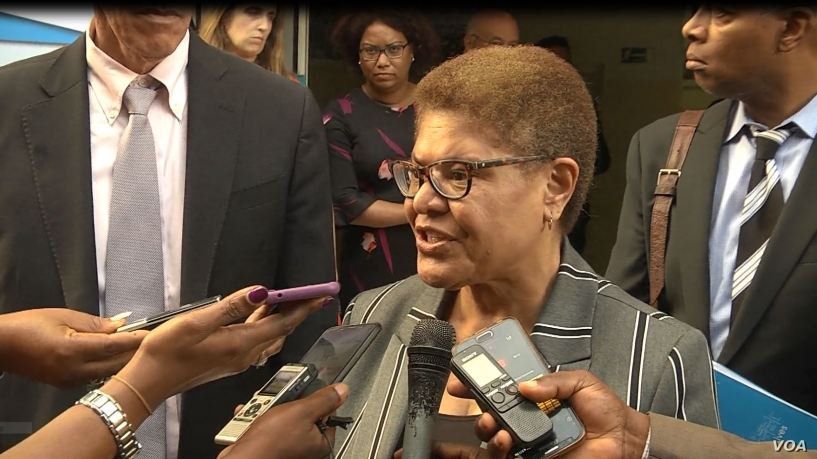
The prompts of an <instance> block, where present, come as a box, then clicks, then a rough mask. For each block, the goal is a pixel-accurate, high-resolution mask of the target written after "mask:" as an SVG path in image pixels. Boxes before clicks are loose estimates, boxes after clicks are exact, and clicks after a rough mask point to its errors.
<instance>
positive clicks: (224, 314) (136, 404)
mask: <svg viewBox="0 0 817 459" xmlns="http://www.w3.org/2000/svg"><path fill="white" fill-rule="evenodd" d="M268 296H269V292H268V291H267V289H266V288H263V287H255V288H246V289H244V290H241V291H239V292H236V293H234V294H232V295H230V296H229V297H227V298H225V299H224V300H222V301H219V302H218V303H216V304H213V305H210V306H209V307H205V308H201V309H198V310H195V311H190V312H188V313H186V314H183V315H180V316H178V317H176V318H174V319H172V320H170V321H168V322H167V323H165V324H163V325H161V326H160V327H158V328H156V329H155V330H153V331H152V332H150V333H149V334H147V337H145V338H144V340H142V337H143V336H144V335H145V334H146V333H147V332H145V331H132V332H122V333H117V334H115V335H116V336H114V335H110V336H111V337H112V338H114V339H122V340H128V339H130V340H134V339H138V340H139V341H141V342H142V344H141V346H140V347H139V349H138V350H137V352H136V354H135V355H134V356H133V358H132V359H131V360H130V362H128V363H127V365H125V367H124V368H123V369H122V370H121V371H120V372H119V373H117V374H116V375H115V376H114V377H113V378H112V379H111V380H110V381H108V382H106V383H105V384H104V385H103V386H102V387H101V388H100V389H99V390H98V391H95V392H91V393H89V394H88V396H86V397H83V399H82V400H83V401H84V402H85V403H91V402H90V401H88V400H91V399H88V400H86V398H87V397H90V396H93V400H102V401H103V403H105V407H106V408H105V409H106V411H102V408H100V407H96V408H95V409H91V405H87V406H84V405H82V404H79V405H75V406H73V407H71V408H69V409H68V410H66V411H65V412H63V413H62V414H61V415H60V416H58V417H57V418H55V419H54V420H52V421H51V422H50V423H48V424H47V425H45V426H44V427H42V428H41V429H39V430H37V431H36V432H35V433H34V434H33V435H31V436H30V437H28V438H27V439H26V440H24V441H22V442H21V443H19V444H17V445H16V446H15V447H13V448H12V449H10V450H8V451H6V452H4V453H3V454H2V457H3V458H4V459H5V458H6V457H8V458H9V459H12V458H29V457H61V458H64V459H74V458H76V459H80V458H82V459H95V458H99V459H102V458H110V457H114V455H116V454H117V452H118V453H119V454H122V452H123V451H126V452H127V453H128V454H131V453H133V452H134V447H135V446H134V445H135V443H134V442H133V438H134V437H133V436H132V435H130V434H132V433H133V432H136V431H137V429H138V427H139V426H140V425H141V424H142V422H144V420H145V419H146V418H147V416H148V415H149V414H150V413H151V412H152V411H153V410H155V408H156V407H157V406H158V405H159V404H160V403H162V402H163V401H164V400H165V399H166V398H168V397H170V396H172V395H175V394H177V393H179V392H182V391H185V390H187V389H190V388H192V387H194V386H197V385H200V384H204V383H206V382H209V381H212V380H215V379H218V378H222V377H225V376H229V375H232V374H235V373H238V372H241V371H243V370H245V369H246V368H247V367H248V366H249V365H250V364H251V363H253V362H254V361H256V360H257V359H258V356H259V354H261V353H262V351H264V350H265V349H267V348H269V346H270V345H272V343H275V342H276V341H277V340H279V339H280V338H281V337H283V336H286V335H287V334H289V333H291V332H292V331H293V329H294V328H295V327H296V326H298V324H300V323H301V322H302V321H303V320H304V319H305V318H306V317H307V316H308V315H309V314H310V313H312V312H313V311H316V310H318V309H319V308H321V306H322V305H323V304H324V303H325V302H326V298H325V297H319V298H316V299H312V300H307V301H302V302H291V303H287V304H282V305H281V308H280V311H279V312H278V313H277V314H272V315H267V311H266V307H265V306H264V305H265V304H266V301H267V298H268ZM31 312H37V311H31ZM247 316H250V318H249V319H248V320H247V321H246V322H244V323H236V322H237V321H239V320H240V319H243V318H244V317H247ZM47 323H48V324H50V327H51V328H55V329H58V328H59V327H54V324H60V323H61V322H60V321H47ZM117 325H119V324H116V323H112V324H110V327H109V328H108V329H107V333H112V332H113V330H114V329H115V328H114V327H115V326H117ZM71 326H72V327H75V326H77V325H76V323H73V325H71ZM51 334H52V335H53V333H51ZM69 339H72V338H69ZM57 341H58V340H57ZM0 344H1V343H0ZM57 355H59V354H57ZM330 395H331V394H330ZM336 397H340V396H339V395H338V396H336ZM318 398H319V397H318ZM106 400H107V401H106ZM110 400H113V401H115V403H112V402H111V401H110ZM94 406H96V405H94ZM298 406H300V405H298ZM111 407H114V408H115V411H113V413H115V414H116V416H114V417H112V418H106V417H104V416H101V415H100V414H99V413H111V411H110V410H112V409H113V408H111ZM301 408H302V409H303V408H304V407H303V406H302V407H301ZM290 409H292V408H290ZM291 416H295V414H293V415H291ZM114 420H115V421H114ZM113 422H117V423H118V424H115V425H114V424H111V425H113V426H114V428H115V431H116V432H118V434H117V435H112V430H111V428H110V426H108V425H106V423H113ZM313 422H314V421H313ZM122 432H128V433H129V435H127V436H122ZM291 434H292V433H291V432H288V431H286V430H285V429H280V430H278V431H276V432H274V433H269V432H268V433H267V435H271V436H273V437H276V438H279V439H281V438H283V439H285V440H287V441H296V442H297V440H295V439H293V438H292V437H291ZM77 438H81V439H82V441H81V442H77V441H76V439H77ZM299 438H300V437H299ZM135 439H136V441H138V440H139V435H138V434H136V438H135ZM66 445H70V447H66ZM126 457H130V456H126ZM254 457H259V458H260V457H269V455H257V456H254Z"/></svg>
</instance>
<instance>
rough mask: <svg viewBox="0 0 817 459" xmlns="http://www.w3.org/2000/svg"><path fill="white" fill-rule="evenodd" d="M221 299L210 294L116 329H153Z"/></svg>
mask: <svg viewBox="0 0 817 459" xmlns="http://www.w3.org/2000/svg"><path fill="white" fill-rule="evenodd" d="M219 301H221V297H220V296H212V297H210V298H205V299H203V300H200V301H196V302H195V303H190V304H187V305H184V306H182V307H180V308H178V309H174V310H172V311H165V312H163V313H161V314H156V315H155V316H151V317H147V318H144V319H140V320H137V321H136V322H133V323H129V324H125V325H123V326H121V327H119V328H117V329H116V331H117V332H129V331H134V330H153V329H154V328H156V327H158V326H159V325H162V324H163V323H165V322H167V321H168V320H170V319H172V318H174V317H176V316H179V315H181V314H184V313H186V312H190V311H195V310H196V309H201V308H203V307H206V306H210V305H211V304H216V303H218V302H219Z"/></svg>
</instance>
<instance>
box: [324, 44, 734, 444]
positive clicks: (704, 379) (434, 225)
mask: <svg viewBox="0 0 817 459" xmlns="http://www.w3.org/2000/svg"><path fill="white" fill-rule="evenodd" d="M415 97H416V102H417V132H416V141H415V144H414V149H413V150H412V153H411V155H410V156H409V157H406V158H400V159H397V160H394V161H392V162H390V165H391V169H390V170H391V172H392V175H393V177H394V182H395V183H396V184H397V186H398V187H399V189H400V191H401V192H402V194H403V195H404V196H405V198H406V199H405V202H404V206H403V208H404V211H405V215H406V218H407V220H408V222H409V225H410V227H411V228H412V230H413V232H414V236H415V239H416V245H417V249H418V256H417V275H415V276H411V277H409V278H407V279H405V280H401V281H398V282H395V283H393V284H390V285H388V286H384V287H381V288H377V289H373V290H370V291H367V292H364V293H362V294H360V295H359V296H357V298H355V299H354V300H353V301H352V306H350V308H349V310H348V311H347V313H346V315H345V317H344V323H346V324H357V323H363V322H377V323H380V324H381V326H382V331H381V332H380V334H379V335H378V337H377V338H376V340H375V342H374V343H373V344H372V345H371V346H370V347H369V349H368V350H367V351H366V354H364V356H363V358H362V359H361V360H360V361H359V362H358V363H357V366H356V367H355V368H354V369H353V370H352V372H350V373H349V375H348V377H347V378H346V383H347V384H349V386H350V387H354V390H353V391H352V392H350V396H349V399H348V400H347V402H346V404H345V405H344V406H343V407H342V408H341V410H340V413H339V415H343V416H351V417H352V418H354V419H356V420H357V421H356V422H357V424H356V428H355V429H350V430H349V431H339V432H338V433H337V436H336V439H335V450H336V451H343V455H342V456H341V455H340V454H338V455H337V457H343V458H358V457H366V458H372V459H387V458H389V459H390V458H392V455H393V454H394V453H395V450H396V449H399V448H400V447H401V444H402V443H401V441H403V440H402V434H403V431H404V423H405V421H406V418H407V414H408V406H407V399H408V390H407V386H408V383H407V376H406V375H407V372H408V369H407V357H406V349H407V348H408V347H410V344H411V343H410V339H411V334H412V330H413V328H414V327H415V325H416V324H417V323H418V321H420V320H422V319H425V318H437V319H441V320H445V321H448V322H449V323H450V324H451V325H452V326H453V327H454V329H455V331H456V335H457V340H458V341H463V340H465V339H466V338H469V337H471V336H472V335H474V334H475V333H477V332H479V331H480V330H483V329H484V328H486V327H489V326H491V325H492V324H494V323H496V322H497V321H499V320H501V319H503V318H506V317H509V316H510V317H514V318H516V319H517V320H518V321H519V323H520V324H521V326H522V327H523V328H524V330H525V331H526V332H527V333H528V334H529V335H530V338H531V341H532V343H533V344H534V346H535V348H536V350H538V352H539V353H540V354H541V356H542V358H543V359H544V360H545V362H547V364H548V365H549V366H550V368H551V369H552V371H559V370H563V369H589V371H591V372H592V373H594V374H595V375H596V376H597V377H599V378H600V379H601V380H602V381H604V383H605V384H606V385H608V386H609V387H611V388H612V389H613V390H614V391H615V392H616V394H617V395H618V396H619V397H620V398H621V399H622V400H623V401H625V402H626V403H627V404H628V405H629V406H631V407H633V408H635V409H637V410H639V411H641V412H654V413H658V414H663V415H668V416H672V417H678V418H682V419H685V420H687V421H691V422H694V423H698V424H703V425H707V426H710V427H718V416H717V410H716V403H715V393H714V388H713V384H712V370H711V361H710V357H709V351H708V347H707V342H706V338H705V337H704V335H703V334H702V333H701V332H700V331H698V330H696V329H694V328H692V327H691V326H689V325H686V324H684V323H681V322H679V321H678V320H675V319H674V318H672V317H669V316H667V315H666V314H663V313H660V312H658V311H656V310H655V309H652V308H650V307H649V306H647V305H645V304H643V303H641V302H639V301H638V300H636V299H634V298H632V297H630V296H629V295H627V294H626V293H624V292H623V291H622V290H621V289H619V288H618V287H616V286H615V285H612V284H611V283H610V282H609V281H607V280H605V279H603V278H601V277H600V276H599V275H597V274H596V273H595V272H593V269H592V268H591V267H590V266H589V265H588V264H587V262H585V261H584V260H583V259H582V258H581V256H580V255H579V254H578V253H577V252H576V251H575V250H574V249H573V248H572V247H571V246H570V242H569V240H568V239H567V237H566V235H567V234H568V233H569V232H570V230H571V228H572V227H573V225H574V224H575V222H576V219H577V217H578V214H579V212H580V211H581V207H582V204H583V202H584V200H585V196H586V195H587V189H588V187H589V185H590V181H591V179H592V176H593V163H594V160H595V156H596V142H597V140H596V139H597V136H596V115H595V111H594V109H593V102H592V100H591V97H590V94H589V93H588V91H587V89H586V87H585V84H584V82H583V81H582V78H581V76H580V75H579V74H578V72H577V71H576V70H575V69H574V68H573V67H571V66H570V65H569V64H567V63H566V62H564V61H563V60H562V59H560V58H559V57H557V56H556V55H555V54H553V53H551V52H549V51H546V50H544V49H542V48H539V47H534V46H521V47H486V48H482V49H475V50H472V51H470V52H468V53H465V54H463V55H460V56H458V57H456V58H454V59H451V60H449V61H447V62H445V63H443V64H442V65H440V66H439V67H437V68H435V69H434V70H432V71H431V72H429V74H428V75H426V76H425V77H424V78H423V80H422V81H420V83H419V84H418V85H417V90H416V92H415ZM490 339H496V340H502V341H500V342H504V337H502V336H499V337H495V338H490V337H489V340H490ZM514 342H516V341H514ZM483 345H484V346H489V347H490V342H486V343H485V344H483ZM507 345H508V346H513V343H509V344H507ZM518 346H519V348H518V349H520V350H524V349H525V347H524V346H525V345H524V344H523V343H519V344H518ZM512 358H515V357H514V356H512V355H508V357H506V362H507V363H508V364H510V363H511V359H512ZM509 368H510V367H509ZM521 373H522V372H518V373H515V374H514V375H513V377H522V376H524V375H523V374H521ZM536 375H537V373H530V372H529V373H528V374H527V378H533V377H535V376H536ZM451 377H452V378H453V376H451ZM523 381H524V380H523ZM510 393H511V392H508V394H510ZM480 416H483V417H480ZM484 416H489V415H487V414H486V415H482V414H481V410H480V408H479V406H478V405H477V403H476V402H475V401H474V400H470V399H463V398H456V397H454V396H452V395H451V394H448V393H444V394H443V396H442V402H441V404H440V407H439V409H438V415H437V419H436V422H435V435H434V437H435V439H436V440H437V441H440V442H447V443H451V444H453V445H459V446H456V447H452V448H441V449H440V451H451V455H450V456H443V457H451V458H459V457H478V456H476V455H473V454H470V453H468V454H466V453H464V452H463V451H464V450H466V449H468V448H477V449H478V448H480V446H481V443H482V442H483V441H485V442H487V451H484V452H483V453H482V455H480V456H479V457H486V458H487V457H491V458H496V459H498V458H505V457H506V454H507V453H508V450H509V448H510V447H511V437H510V436H509V434H508V433H507V432H499V433H498V434H497V435H496V436H494V437H492V438H478V437H477V436H476V434H475V426H474V423H475V422H479V423H480V424H479V425H488V424H486V423H491V422H493V421H491V420H489V419H485V418H484ZM490 425H496V424H495V423H493V424H490ZM563 425H564V424H562V426H563ZM558 429H560V428H559V427H558V426H557V431H558ZM568 430H569V428H568ZM561 431H562V435H564V430H561ZM561 438H562V439H565V438H564V437H561ZM438 457H439V456H435V458H438Z"/></svg>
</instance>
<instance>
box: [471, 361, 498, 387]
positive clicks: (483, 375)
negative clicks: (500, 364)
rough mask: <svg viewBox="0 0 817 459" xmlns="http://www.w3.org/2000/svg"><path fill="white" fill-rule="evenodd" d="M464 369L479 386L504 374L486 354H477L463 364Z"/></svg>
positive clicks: (483, 385)
mask: <svg viewBox="0 0 817 459" xmlns="http://www.w3.org/2000/svg"><path fill="white" fill-rule="evenodd" d="M462 368H463V370H465V371H466V372H468V375H469V376H470V377H471V379H473V380H474V382H475V383H477V385H478V386H479V387H485V386H486V385H488V383H490V382H491V381H493V380H495V379H496V378H498V377H500V376H502V372H501V371H499V369H498V368H497V367H496V365H494V364H493V362H491V361H490V360H489V359H488V357H486V356H485V354H477V356H476V357H474V358H473V359H471V360H469V361H467V362H465V363H463V364H462Z"/></svg>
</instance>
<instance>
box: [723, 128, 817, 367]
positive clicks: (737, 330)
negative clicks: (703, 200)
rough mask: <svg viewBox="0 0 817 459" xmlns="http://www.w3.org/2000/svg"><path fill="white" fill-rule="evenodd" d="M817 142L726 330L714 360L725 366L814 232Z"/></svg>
mask: <svg viewBox="0 0 817 459" xmlns="http://www.w3.org/2000/svg"><path fill="white" fill-rule="evenodd" d="M815 183H817V142H812V144H811V149H810V150H809V152H808V156H807V157H806V160H805V162H804V163H803V167H802V169H801V170H800V175H799V176H798V177H797V181H796V183H795V185H794V188H792V191H791V195H790V196H789V199H788V201H786V205H785V206H784V207H783V213H782V214H781V215H780V220H779V221H778V222H777V225H776V226H775V230H774V232H773V233H772V237H771V239H769V245H768V246H767V247H766V252H765V253H764V255H763V258H762V259H761V261H760V265H759V266H758V268H757V272H756V273H755V277H754V280H753V281H752V283H751V284H750V285H749V287H748V290H747V291H746V304H745V305H744V306H743V307H742V308H741V311H740V314H739V315H738V317H737V318H736V319H735V324H734V326H733V327H732V329H731V330H730V331H729V336H728V337H727V339H726V343H725V344H724V347H723V351H722V352H721V355H720V356H719V358H718V361H720V362H722V363H728V362H729V360H731V359H732V357H734V356H735V354H736V353H737V351H738V350H739V349H740V347H741V346H742V345H743V343H744V342H745V341H746V339H747V338H748V337H749V335H750V334H751V333H752V330H754V329H755V327H757V325H758V324H759V323H760V320H761V318H762V317H763V314H765V313H766V310H767V309H769V307H770V306H771V305H772V303H773V302H774V299H775V297H776V296H777V293H778V292H779V291H780V288H781V287H782V286H783V284H784V283H785V282H786V280H787V279H788V278H789V275H790V274H791V272H792V270H793V269H794V266H795V265H796V264H797V261H798V260H799V259H800V257H801V256H802V254H803V251H804V250H805V249H806V247H807V246H808V244H809V242H811V240H812V239H813V238H814V234H815V233H817V212H814V194H815V191H817V185H815Z"/></svg>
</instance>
